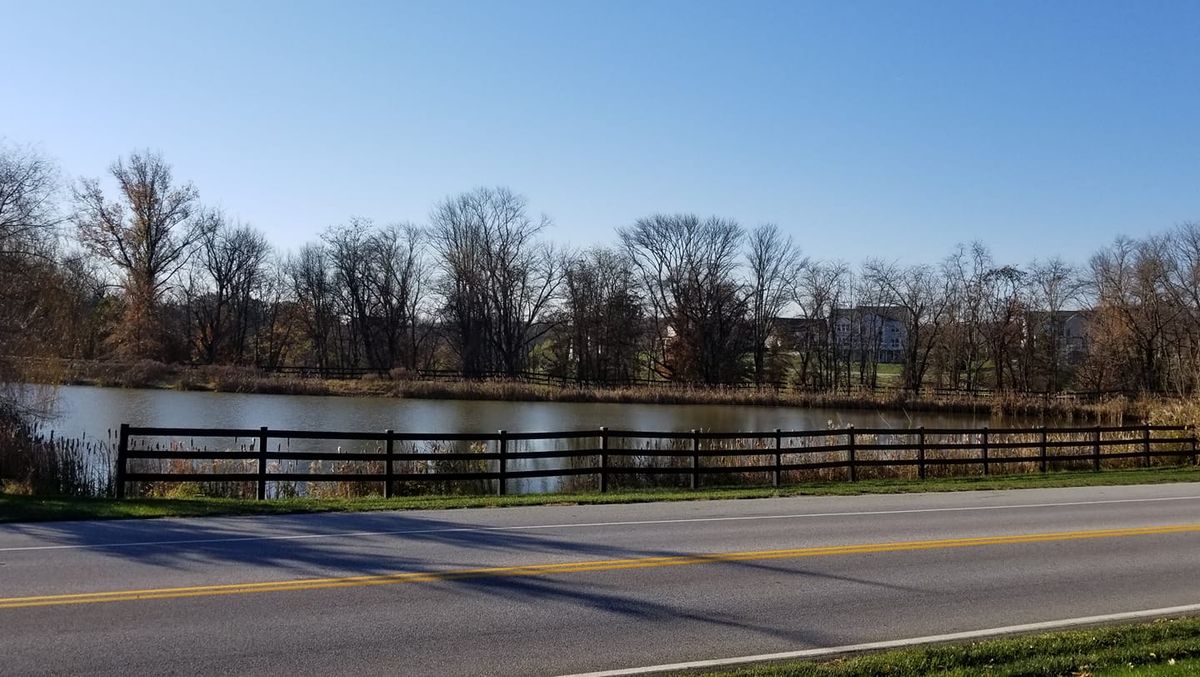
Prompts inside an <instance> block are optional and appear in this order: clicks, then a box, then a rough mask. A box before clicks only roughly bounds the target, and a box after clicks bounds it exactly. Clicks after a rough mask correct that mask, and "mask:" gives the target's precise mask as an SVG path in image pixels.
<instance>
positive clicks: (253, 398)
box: [46, 386, 1057, 437]
mask: <svg viewBox="0 0 1200 677" xmlns="http://www.w3.org/2000/svg"><path fill="white" fill-rule="evenodd" d="M1056 421H1057V419H1054V418H1050V419H1046V420H1043V418H1042V417H1037V416H1007V417H1000V416H994V415H992V414H991V413H990V412H989V411H988V410H987V409H986V408H981V409H980V411H979V412H978V413H966V412H921V411H916V412H905V411H895V410H882V409H881V410H877V411H871V410H866V409H834V408H815V407H794V406H773V407H772V406H761V405H736V404H622V403H611V402H526V401H517V402H506V401H496V400H452V399H403V398H395V397H338V396H314V395H261V394H245V393H221V392H189V391H173V390H151V389H134V388H97V387H89V386H61V387H59V388H58V389H57V405H56V408H55V411H54V413H53V415H52V417H51V418H50V419H49V420H48V421H47V422H46V427H47V428H49V429H52V430H54V431H55V434H56V435H58V436H62V437H80V436H82V435H84V434H86V435H87V436H89V437H104V436H106V435H107V434H108V432H109V431H115V430H116V429H117V428H118V427H119V426H120V424H121V423H129V424H131V425H143V426H200V427H226V428H257V427H259V426H268V427H271V428H290V429H302V430H348V431H349V430H386V429H392V430H395V431H397V432H430V433H450V432H494V431H496V430H500V429H505V430H509V431H513V432H517V431H522V432H534V431H563V430H588V429H595V428H599V427H600V426H607V427H610V428H624V429H627V430H664V431H666V430H670V431H679V430H691V429H694V428H699V429H704V430H714V431H763V430H773V429H775V428H783V429H785V430H814V429H825V428H831V427H834V428H842V427H845V426H847V425H854V426H856V427H872V428H908V427H915V426H922V425H923V426H927V427H940V428H946V427H961V428H972V427H980V426H985V425H991V426H999V425H1000V424H1010V425H1038V424H1041V423H1043V422H1048V423H1054V422H1056Z"/></svg>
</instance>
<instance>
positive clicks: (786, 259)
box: [746, 223, 803, 385]
mask: <svg viewBox="0 0 1200 677" xmlns="http://www.w3.org/2000/svg"><path fill="white" fill-rule="evenodd" d="M802 263H803V259H802V258H801V256H800V250H799V249H797V247H796V244H795V243H794V242H793V241H792V238H791V236H784V235H783V233H781V232H780V231H779V226H776V225H775V224H773V223H767V224H763V225H761V226H759V227H757V228H755V229H754V230H752V231H750V236H749V238H748V241H747V246H746V269H747V273H748V276H749V280H748V287H749V289H748V292H749V297H750V298H749V306H750V329H751V332H752V338H751V340H752V342H753V348H752V354H753V356H754V382H755V383H758V384H760V385H761V384H762V383H763V382H764V381H766V380H767V378H768V371H769V369H768V368H769V367H770V366H772V365H768V364H767V357H768V353H769V350H770V345H769V340H770V339H771V338H772V335H773V334H774V332H775V328H776V325H777V323H778V319H779V316H780V315H781V314H782V313H783V310H784V308H786V307H787V305H788V304H789V303H790V302H791V300H792V298H793V297H794V296H795V285H796V277H797V275H798V274H799V273H800V268H801V265H802ZM771 371H778V369H773V370H771Z"/></svg>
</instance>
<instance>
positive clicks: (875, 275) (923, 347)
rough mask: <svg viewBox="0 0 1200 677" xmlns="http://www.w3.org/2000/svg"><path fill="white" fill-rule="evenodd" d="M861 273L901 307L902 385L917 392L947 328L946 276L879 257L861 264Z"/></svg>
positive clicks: (926, 268) (923, 266)
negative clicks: (902, 329) (902, 319)
mask: <svg viewBox="0 0 1200 677" xmlns="http://www.w3.org/2000/svg"><path fill="white" fill-rule="evenodd" d="M863 276H864V277H865V278H866V279H867V280H868V281H869V282H871V283H872V284H876V285H878V286H879V288H880V289H881V290H883V291H884V293H885V294H886V297H885V298H886V299H887V302H888V303H890V304H892V305H895V306H897V307H899V308H900V309H901V310H902V311H903V312H902V315H903V318H904V325H905V341H904V388H905V389H906V390H910V391H912V392H917V391H919V390H920V389H921V386H922V385H923V384H924V382H925V374H926V372H927V371H928V369H929V356H930V354H931V353H932V352H933V351H934V350H935V349H936V348H937V347H938V342H939V341H940V340H941V338H942V335H943V333H944V332H945V329H946V319H947V318H946V311H947V307H948V295H947V290H946V284H945V280H944V278H942V277H941V276H940V275H939V274H938V272H937V271H936V270H935V269H934V268H932V267H931V266H928V265H915V266H900V265H897V264H894V263H886V262H883V261H880V260H878V259H870V260H868V261H867V262H866V263H865V264H863Z"/></svg>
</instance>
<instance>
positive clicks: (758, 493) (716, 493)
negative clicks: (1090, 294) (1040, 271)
mask: <svg viewBox="0 0 1200 677" xmlns="http://www.w3.org/2000/svg"><path fill="white" fill-rule="evenodd" d="M1196 481H1200V468H1196V467H1194V466H1185V467H1173V468H1154V469H1148V470H1112V471H1105V472H1100V473H1092V472H1058V473H1047V474H1045V475H1041V474H1039V475H1007V476H992V477H959V478H946V479H928V480H924V481H921V480H903V479H879V480H863V481H859V482H854V483H850V482H824V483H819V484H798V485H790V486H786V487H780V488H778V489H774V488H770V487H761V488H760V487H754V488H713V489H701V490H699V491H688V490H645V491H614V492H609V493H605V494H600V493H578V494H528V495H522V496H404V497H397V498H391V499H384V498H379V497H365V498H345V499H279V500H270V501H254V500H248V499H228V498H131V499H125V500H116V499H106V498H74V497H45V496H21V495H15V494H4V493H0V522H34V521H48V520H79V519H121V518H147V517H198V516H213V515H277V514H284V513H302V512H334V511H345V512H354V511H368V510H441V509H452V508H492V507H508V506H522V505H590V504H600V503H646V502H652V501H694V500H715V499H743V498H770V497H779V496H850V495H857V494H902V493H919V492H929V491H971V490H983V489H1031V488H1039V487H1082V486H1111V485H1121V484H1161V483H1168V482H1196Z"/></svg>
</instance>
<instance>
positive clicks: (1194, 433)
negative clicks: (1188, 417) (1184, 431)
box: [1192, 426, 1197, 465]
mask: <svg viewBox="0 0 1200 677" xmlns="http://www.w3.org/2000/svg"><path fill="white" fill-rule="evenodd" d="M1196 442H1197V440H1196V426H1192V465H1196Z"/></svg>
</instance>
